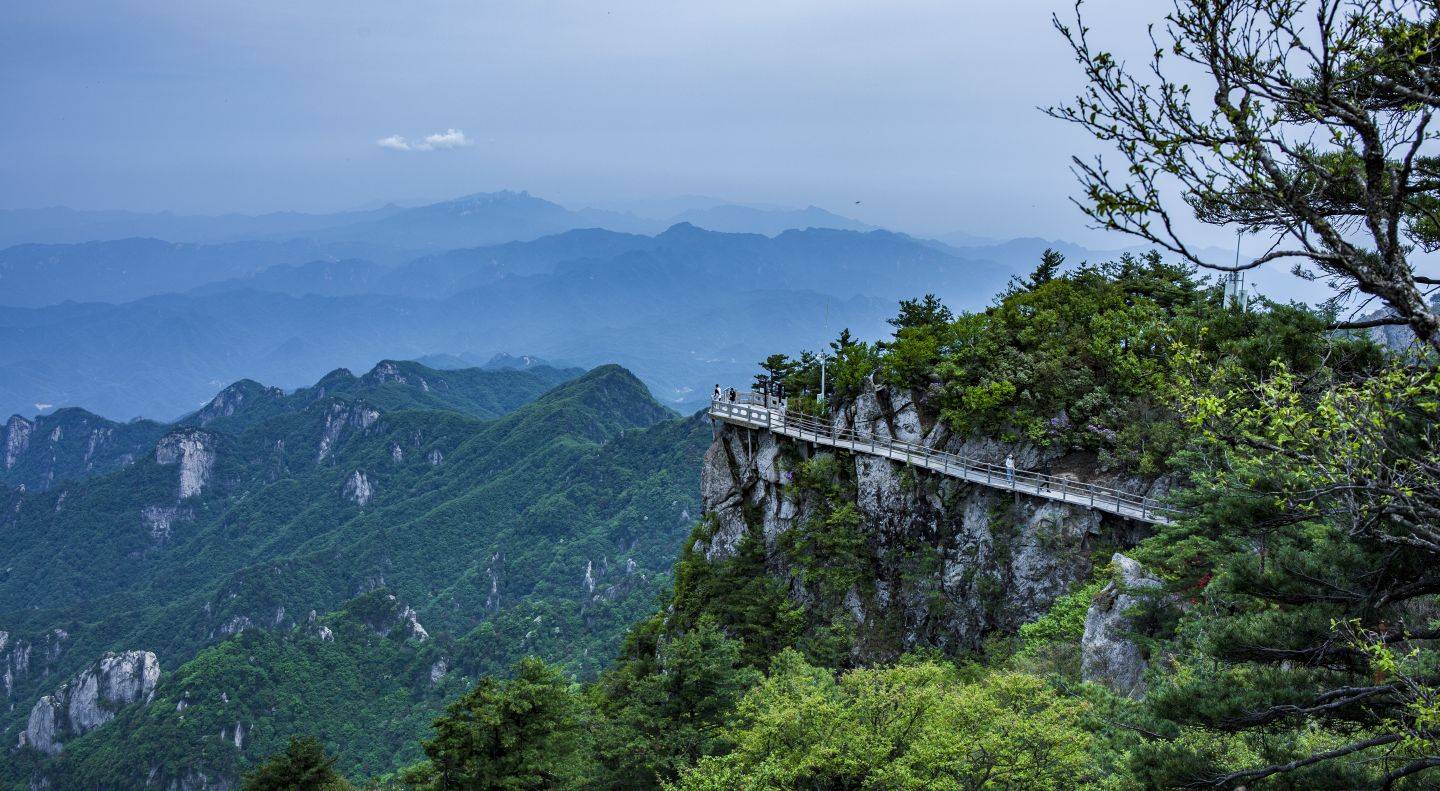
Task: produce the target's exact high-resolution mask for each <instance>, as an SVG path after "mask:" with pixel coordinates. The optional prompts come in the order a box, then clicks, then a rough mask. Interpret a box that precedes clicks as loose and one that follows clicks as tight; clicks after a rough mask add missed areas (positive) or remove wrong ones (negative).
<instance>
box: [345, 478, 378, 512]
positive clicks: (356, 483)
mask: <svg viewBox="0 0 1440 791" xmlns="http://www.w3.org/2000/svg"><path fill="white" fill-rule="evenodd" d="M340 496H341V497H344V498H345V499H346V500H349V501H350V502H352V503H354V504H356V505H358V506H360V507H361V508H364V507H365V506H366V505H367V504H368V503H369V502H370V498H371V497H374V496H375V487H374V486H372V485H371V483H370V478H369V477H367V476H366V475H365V473H364V472H362V471H360V470H356V471H354V472H352V473H350V477H349V478H346V479H345V485H344V486H343V487H342V488H341V491H340Z"/></svg>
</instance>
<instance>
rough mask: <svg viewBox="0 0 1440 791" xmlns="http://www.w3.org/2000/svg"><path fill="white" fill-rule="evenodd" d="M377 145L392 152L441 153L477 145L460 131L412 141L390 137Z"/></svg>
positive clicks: (427, 136) (446, 132)
mask: <svg viewBox="0 0 1440 791" xmlns="http://www.w3.org/2000/svg"><path fill="white" fill-rule="evenodd" d="M375 145H377V146H380V147H381V148H388V149H390V150H392V151H441V150H444V149H449V148H464V147H465V146H473V145H475V141H474V140H472V139H470V138H468V137H466V136H465V133H464V132H462V131H461V130H459V129H446V130H445V131H443V132H436V133H435V134H433V135H426V136H425V137H423V138H421V139H419V140H415V141H413V142H412V141H410V140H406V139H405V138H404V137H401V136H400V135H390V136H389V137H382V138H380V139H379V140H376V141H375Z"/></svg>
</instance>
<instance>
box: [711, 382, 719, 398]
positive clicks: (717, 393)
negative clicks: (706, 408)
mask: <svg viewBox="0 0 1440 791" xmlns="http://www.w3.org/2000/svg"><path fill="white" fill-rule="evenodd" d="M710 400H712V401H719V400H720V385H719V384H716V385H715V395H712V396H710Z"/></svg>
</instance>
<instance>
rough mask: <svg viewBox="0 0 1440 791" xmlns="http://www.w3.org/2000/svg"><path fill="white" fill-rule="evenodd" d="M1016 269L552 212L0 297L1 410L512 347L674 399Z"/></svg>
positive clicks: (971, 303) (889, 241) (179, 409)
mask: <svg viewBox="0 0 1440 791" xmlns="http://www.w3.org/2000/svg"><path fill="white" fill-rule="evenodd" d="M106 244H113V245H116V246H117V247H122V248H125V249H129V248H130V247H132V246H135V247H138V248H140V249H142V250H150V249H152V248H153V245H137V244H135V243H134V242H130V241H124V242H115V243H98V246H100V247H104V246H105V245H106ZM87 246H88V245H87ZM204 249H207V248H203V247H202V248H200V250H204ZM219 249H220V251H221V252H222V253H226V251H229V250H230V249H231V248H230V247H229V246H228V245H222V246H219ZM162 252H163V251H162ZM199 254H200V253H199V252H197V251H196V250H195V249H193V248H187V250H186V252H185V254H184V255H182V256H179V257H178V259H173V258H172V257H171V256H170V255H169V254H164V255H159V256H157V258H156V259H155V260H157V261H158V263H156V264H154V265H153V266H150V267H149V269H148V270H147V271H152V272H155V273H157V274H155V275H154V277H156V278H159V279H162V280H163V278H164V275H163V272H164V269H165V265H166V264H167V262H174V261H178V263H176V265H177V266H179V267H181V268H193V266H195V265H194V264H193V263H192V262H193V261H194V259H195V258H196V256H198V255H199ZM227 254H228V253H227ZM118 255H119V254H117V257H118ZM97 260H99V259H97ZM1025 269H1028V266H1027V267H1025ZM103 271H108V270H102V272H103ZM1017 271H1022V270H1020V269H1015V268H1010V267H1004V266H999V265H996V264H994V263H992V262H987V261H979V260H968V259H965V258H961V257H959V256H957V255H956V254H954V252H953V251H948V250H946V249H944V248H942V247H941V246H938V245H935V244H931V243H925V242H921V241H919V240H915V239H912V238H910V237H907V236H904V235H901V234H895V233H890V232H887V231H870V232H864V233H862V232H857V231H838V230H828V229H809V230H804V231H796V230H792V231H786V232H783V233H781V234H779V235H777V236H775V237H767V236H763V235H759V234H730V233H717V232H713V231H706V230H703V229H700V228H697V227H695V226H692V225H688V224H682V225H677V226H675V227H672V228H670V229H668V230H666V231H665V232H663V233H660V234H656V235H654V236H644V235H638V234H624V233H617V232H613V231H603V230H577V231H568V232H565V233H561V234H557V235H552V236H548V237H542V238H540V239H538V240H534V241H530V242H509V243H506V244H502V245H496V246H491V247H482V248H468V249H461V250H454V251H447V252H445V253H439V254H434V255H429V256H422V257H420V258H417V259H415V260H412V261H410V262H409V263H406V264H404V265H401V266H399V267H388V268H385V267H377V266H374V265H368V264H361V263H347V262H335V263H334V264H324V265H320V264H307V265H301V266H299V267H296V266H292V265H288V264H281V265H277V266H274V267H269V268H266V269H262V270H261V271H259V272H255V273H252V274H248V275H244V276H242V277H237V278H232V279H230V280H228V281H221V282H217V283H211V284H207V285H205V286H202V287H197V288H196V289H193V290H192V292H191V293H185V294H163V295H156V296H149V297H146V298H143V299H139V300H135V301H131V302H124V303H121V304H114V305H112V304H98V303H85V304H76V303H70V304H60V305H52V306H49V307H43V308H0V410H3V411H5V412H11V411H13V412H21V413H24V414H30V413H32V412H35V411H39V410H38V408H37V406H36V405H37V404H51V405H55V406H66V405H78V404H86V405H88V406H89V407H90V408H91V409H94V410H96V411H97V412H99V413H100V414H102V415H105V416H107V417H111V418H119V419H128V418H130V417H132V416H135V415H144V416H147V417H157V418H172V417H175V416H177V415H180V414H183V413H185V412H188V411H190V410H192V409H194V408H196V406H198V404H199V403H201V402H202V401H203V400H204V399H205V398H207V397H208V393H209V392H213V391H214V389H215V388H217V387H219V386H220V385H221V384H223V383H224V382H227V381H232V380H235V379H241V378H253V379H260V380H264V381H268V382H273V383H275V384H278V385H280V386H283V387H295V386H299V385H301V384H304V383H305V382H309V381H313V380H314V379H315V378H316V377H318V376H319V375H321V374H322V373H324V372H325V371H326V370H329V369H330V368H332V367H333V366H334V365H335V364H337V363H339V364H343V365H346V366H352V367H359V368H367V367H369V366H370V365H372V364H373V363H374V362H375V361H376V360H379V359H386V358H392V359H407V358H415V357H420V356H423V355H426V354H432V353H438V352H445V353H451V354H455V353H461V352H464V353H470V354H473V355H480V356H481V357H482V359H484V358H488V357H489V355H492V354H494V353H496V352H501V351H506V350H511V349H524V350H526V351H527V352H529V353H532V354H535V355H538V356H540V357H543V358H547V359H557V360H569V361H574V362H575V363H577V364H580V365H593V364H599V363H602V362H607V361H617V362H621V363H622V364H625V365H627V366H628V367H630V368H631V369H632V370H634V371H636V373H638V374H639V375H640V376H641V377H642V378H644V379H645V381H646V382H648V383H649V384H650V385H651V387H652V388H653V389H654V391H655V392H656V394H657V395H658V396H659V397H660V398H661V399H662V400H664V401H665V402H666V403H669V404H673V405H676V406H688V405H691V404H698V399H700V398H701V397H703V394H704V393H706V392H708V391H709V388H710V387H711V386H712V385H713V384H714V383H715V382H717V381H742V382H743V381H746V380H748V378H749V375H750V373H751V371H752V368H753V365H754V363H755V361H756V360H758V359H760V357H759V356H757V355H760V356H763V353H765V352H767V351H768V350H772V349H775V348H789V349H794V350H797V351H798V350H799V349H800V348H802V347H806V348H817V347H819V346H820V345H821V344H822V343H824V342H825V341H826V340H827V339H828V338H829V337H830V336H833V335H834V334H835V333H838V332H839V331H840V329H841V328H842V327H849V328H850V329H851V330H852V331H854V332H855V333H857V334H858V335H860V336H861V337H876V336H879V335H880V334H882V333H883V331H884V329H885V324H884V321H885V319H886V318H887V317H888V316H889V315H891V314H892V313H893V310H894V305H895V302H896V301H897V300H899V299H901V298H906V297H912V296H916V295H920V294H924V293H926V292H933V293H936V294H939V295H941V296H942V297H944V298H945V299H947V300H948V301H949V302H950V303H951V304H952V305H953V306H954V307H957V308H977V307H981V306H983V305H984V304H985V302H987V301H988V300H989V299H990V297H991V295H992V294H994V293H995V291H996V290H997V289H998V288H1000V287H1001V286H1003V285H1004V283H1005V282H1006V281H1007V280H1008V279H1009V277H1010V276H1011V275H1012V274H1015V273H1016V272H1017ZM98 279H99V276H98V275H97V281H98ZM42 280H43V278H42ZM136 282H138V281H136ZM317 292H318V293H317Z"/></svg>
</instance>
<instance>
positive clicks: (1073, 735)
mask: <svg viewBox="0 0 1440 791" xmlns="http://www.w3.org/2000/svg"><path fill="white" fill-rule="evenodd" d="M1085 709H1086V706H1085V704H1084V703H1083V702H1082V701H1078V700H1073V699H1066V698H1064V697H1062V696H1060V695H1059V694H1057V693H1056V692H1055V690H1053V689H1052V688H1050V687H1049V686H1047V685H1046V684H1045V683H1044V682H1042V681H1040V680H1039V679H1035V678H1031V677H1027V676H1022V675H1015V674H995V675H992V676H989V677H986V678H984V679H983V680H981V681H978V682H970V681H966V680H964V679H963V678H962V677H961V675H960V674H958V673H957V672H956V671H955V669H954V668H953V667H950V666H948V665H944V664H940V663H937V662H933V661H917V662H913V663H904V664H900V665H898V666H895V667H887V668H872V669H865V670H852V671H850V672H848V673H845V674H844V675H843V676H841V677H840V678H838V679H837V678H836V677H835V676H834V675H832V673H831V672H830V671H828V670H825V669H823V668H817V667H813V666H811V665H809V664H807V663H806V662H805V661H804V659H802V658H801V657H800V655H799V654H797V653H795V652H793V651H786V652H784V653H782V654H780V655H779V656H778V657H777V658H776V660H775V664H774V667H773V668H772V669H771V672H770V675H769V677H768V678H767V679H766V680H765V681H764V682H763V683H761V684H760V685H759V686H757V687H756V688H755V689H754V690H753V691H751V692H750V694H748V695H746V697H745V699H744V700H743V701H741V703H740V706H739V709H738V711H737V723H736V725H735V726H734V729H733V739H734V741H735V748H734V749H733V750H732V751H730V752H729V753H728V754H726V755H724V756H718V757H713V758H706V759H703V760H701V761H700V763H699V764H698V765H697V766H696V768H695V770H694V771H692V772H689V773H686V774H685V775H684V776H683V777H682V778H681V781H680V783H679V784H678V787H679V788H681V789H687V790H694V791H700V790H701V789H717V790H718V789H733V788H753V789H793V788H887V789H917V790H918V789H947V788H948V789H1002V788H1026V789H1085V788H1100V787H1103V786H1102V778H1101V776H1100V772H1099V769H1098V767H1097V765H1096V764H1095V762H1094V760H1093V758H1092V756H1091V752H1090V751H1091V748H1092V747H1093V742H1094V737H1093V736H1091V735H1090V734H1089V733H1087V732H1086V731H1085V729H1084V727H1083V724H1084V722H1083V716H1084V713H1085Z"/></svg>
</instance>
